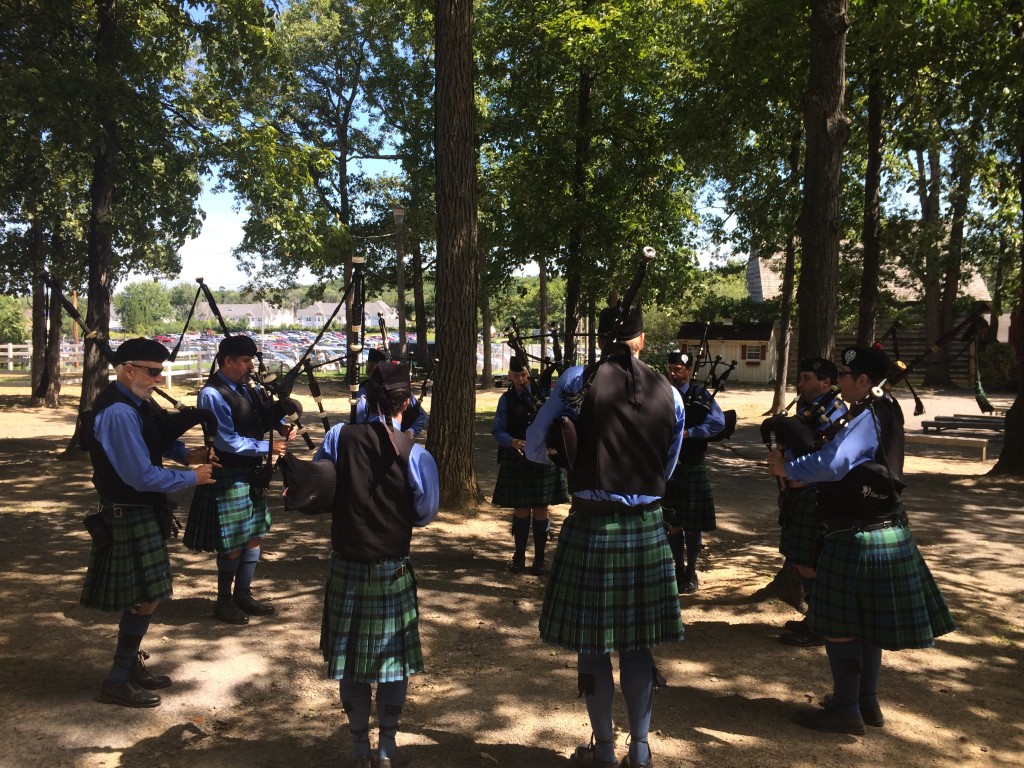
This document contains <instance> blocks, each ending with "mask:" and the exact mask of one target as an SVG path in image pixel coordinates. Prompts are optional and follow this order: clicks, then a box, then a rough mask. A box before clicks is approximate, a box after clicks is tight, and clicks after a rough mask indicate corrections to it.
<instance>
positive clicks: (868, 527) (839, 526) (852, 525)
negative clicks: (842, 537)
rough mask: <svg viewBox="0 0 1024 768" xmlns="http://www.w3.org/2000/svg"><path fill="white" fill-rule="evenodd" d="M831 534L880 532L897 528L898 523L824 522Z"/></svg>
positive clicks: (878, 521) (883, 521) (828, 520)
mask: <svg viewBox="0 0 1024 768" xmlns="http://www.w3.org/2000/svg"><path fill="white" fill-rule="evenodd" d="M823 522H824V524H825V528H826V530H828V532H829V533H838V532H839V531H880V530H882V529H883V528H896V527H898V525H899V524H898V523H896V522H894V521H892V520H876V521H870V520H857V519H852V518H843V517H840V518H835V519H827V520H824V521H823Z"/></svg>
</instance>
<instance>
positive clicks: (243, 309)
mask: <svg viewBox="0 0 1024 768" xmlns="http://www.w3.org/2000/svg"><path fill="white" fill-rule="evenodd" d="M217 308H218V309H219V310H220V314H221V317H223V318H224V322H226V323H227V324H228V327H237V326H239V325H243V326H245V327H246V328H249V329H251V330H254V331H259V330H262V329H264V328H280V327H282V326H285V325H294V324H295V313H294V312H292V311H291V310H290V309H286V308H283V307H278V306H276V305H274V304H268V303H267V302H265V301H261V302H259V303H258V304H218V305H217ZM196 317H197V318H199V319H200V320H209V319H210V318H212V317H213V310H212V309H210V307H209V305H207V304H202V303H200V304H199V306H197V307H196Z"/></svg>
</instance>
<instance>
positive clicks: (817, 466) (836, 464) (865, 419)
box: [785, 409, 878, 483]
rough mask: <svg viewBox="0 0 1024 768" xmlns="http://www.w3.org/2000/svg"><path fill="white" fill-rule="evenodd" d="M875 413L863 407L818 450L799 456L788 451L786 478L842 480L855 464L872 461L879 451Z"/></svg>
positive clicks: (809, 481) (815, 481) (802, 481)
mask: <svg viewBox="0 0 1024 768" xmlns="http://www.w3.org/2000/svg"><path fill="white" fill-rule="evenodd" d="M877 429H878V427H877V423H876V421H875V418H874V414H872V413H871V411H870V410H869V409H868V410H864V411H863V412H862V413H859V414H858V415H857V416H856V417H855V418H854V419H853V420H852V421H851V422H850V423H849V424H847V425H846V427H844V428H843V429H841V430H839V432H838V433H837V434H836V436H835V437H834V438H833V439H831V440H829V441H828V442H827V443H825V444H824V445H823V446H822V447H821V448H820V449H819V450H817V451H813V452H811V453H808V454H806V455H804V456H800V457H798V458H793V455H792V454H791V453H790V452H789V451H786V455H785V458H786V459H787V461H786V477H788V478H789V479H790V480H796V481H797V482H800V483H824V482H829V481H834V480H840V479H841V478H843V477H845V476H846V473H847V472H849V471H850V470H851V469H853V468H854V467H857V466H860V465H861V464H863V463H864V462H866V461H872V460H874V458H875V453H876V452H877V451H878V432H877Z"/></svg>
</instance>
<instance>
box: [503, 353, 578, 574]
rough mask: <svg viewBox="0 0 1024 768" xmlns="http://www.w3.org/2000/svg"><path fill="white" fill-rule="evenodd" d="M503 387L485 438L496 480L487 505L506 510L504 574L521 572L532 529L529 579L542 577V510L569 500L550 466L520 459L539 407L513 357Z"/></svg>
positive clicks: (545, 527) (544, 540) (545, 536)
mask: <svg viewBox="0 0 1024 768" xmlns="http://www.w3.org/2000/svg"><path fill="white" fill-rule="evenodd" d="M508 380H509V382H510V383H509V388H508V390H506V391H505V392H504V393H503V394H502V396H501V397H500V398H499V399H498V408H497V410H496V411H495V413H494V423H493V424H492V426H491V435H492V436H493V437H494V441H495V442H496V443H497V444H498V479H497V481H496V482H495V484H494V496H493V497H492V498H491V503H492V504H494V505H496V506H499V507H512V540H513V542H514V545H515V552H514V553H513V555H512V562H511V564H510V565H509V570H510V571H511V572H512V573H522V572H523V569H524V568H525V567H526V545H527V543H528V541H529V538H530V528H531V520H532V528H533V563H532V564H531V566H530V571H531V572H532V573H533V574H534V575H535V576H541V575H543V574H544V572H545V565H544V552H545V548H546V546H547V541H548V527H549V526H550V520H549V513H548V506H549V505H551V504H561V503H563V502H565V501H568V499H569V493H568V490H567V489H566V485H565V475H564V474H563V473H562V470H561V468H560V467H558V466H556V465H554V464H550V463H549V464H537V463H535V462H532V461H530V460H529V459H527V458H526V456H525V455H524V453H525V450H526V429H527V428H528V427H529V426H530V424H532V423H533V419H534V417H535V416H536V415H537V408H538V407H539V405H540V404H541V398H540V396H539V394H538V393H536V392H534V391H533V385H532V382H531V381H530V371H529V369H528V368H527V367H526V366H525V365H523V361H522V360H521V359H520V358H519V356H518V355H514V356H513V357H512V359H511V361H509V366H508Z"/></svg>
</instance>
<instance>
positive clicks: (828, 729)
mask: <svg viewBox="0 0 1024 768" xmlns="http://www.w3.org/2000/svg"><path fill="white" fill-rule="evenodd" d="M793 722H794V723H797V724H798V725H802V726H803V727H804V728H811V729H813V730H815V731H824V732H825V733H848V734H850V735H851V736H863V735H864V721H863V720H862V719H861V717H860V715H853V716H842V715H837V714H836V713H835V712H831V711H826V710H824V709H802V710H800V711H799V712H797V713H796V714H795V715H793Z"/></svg>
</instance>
